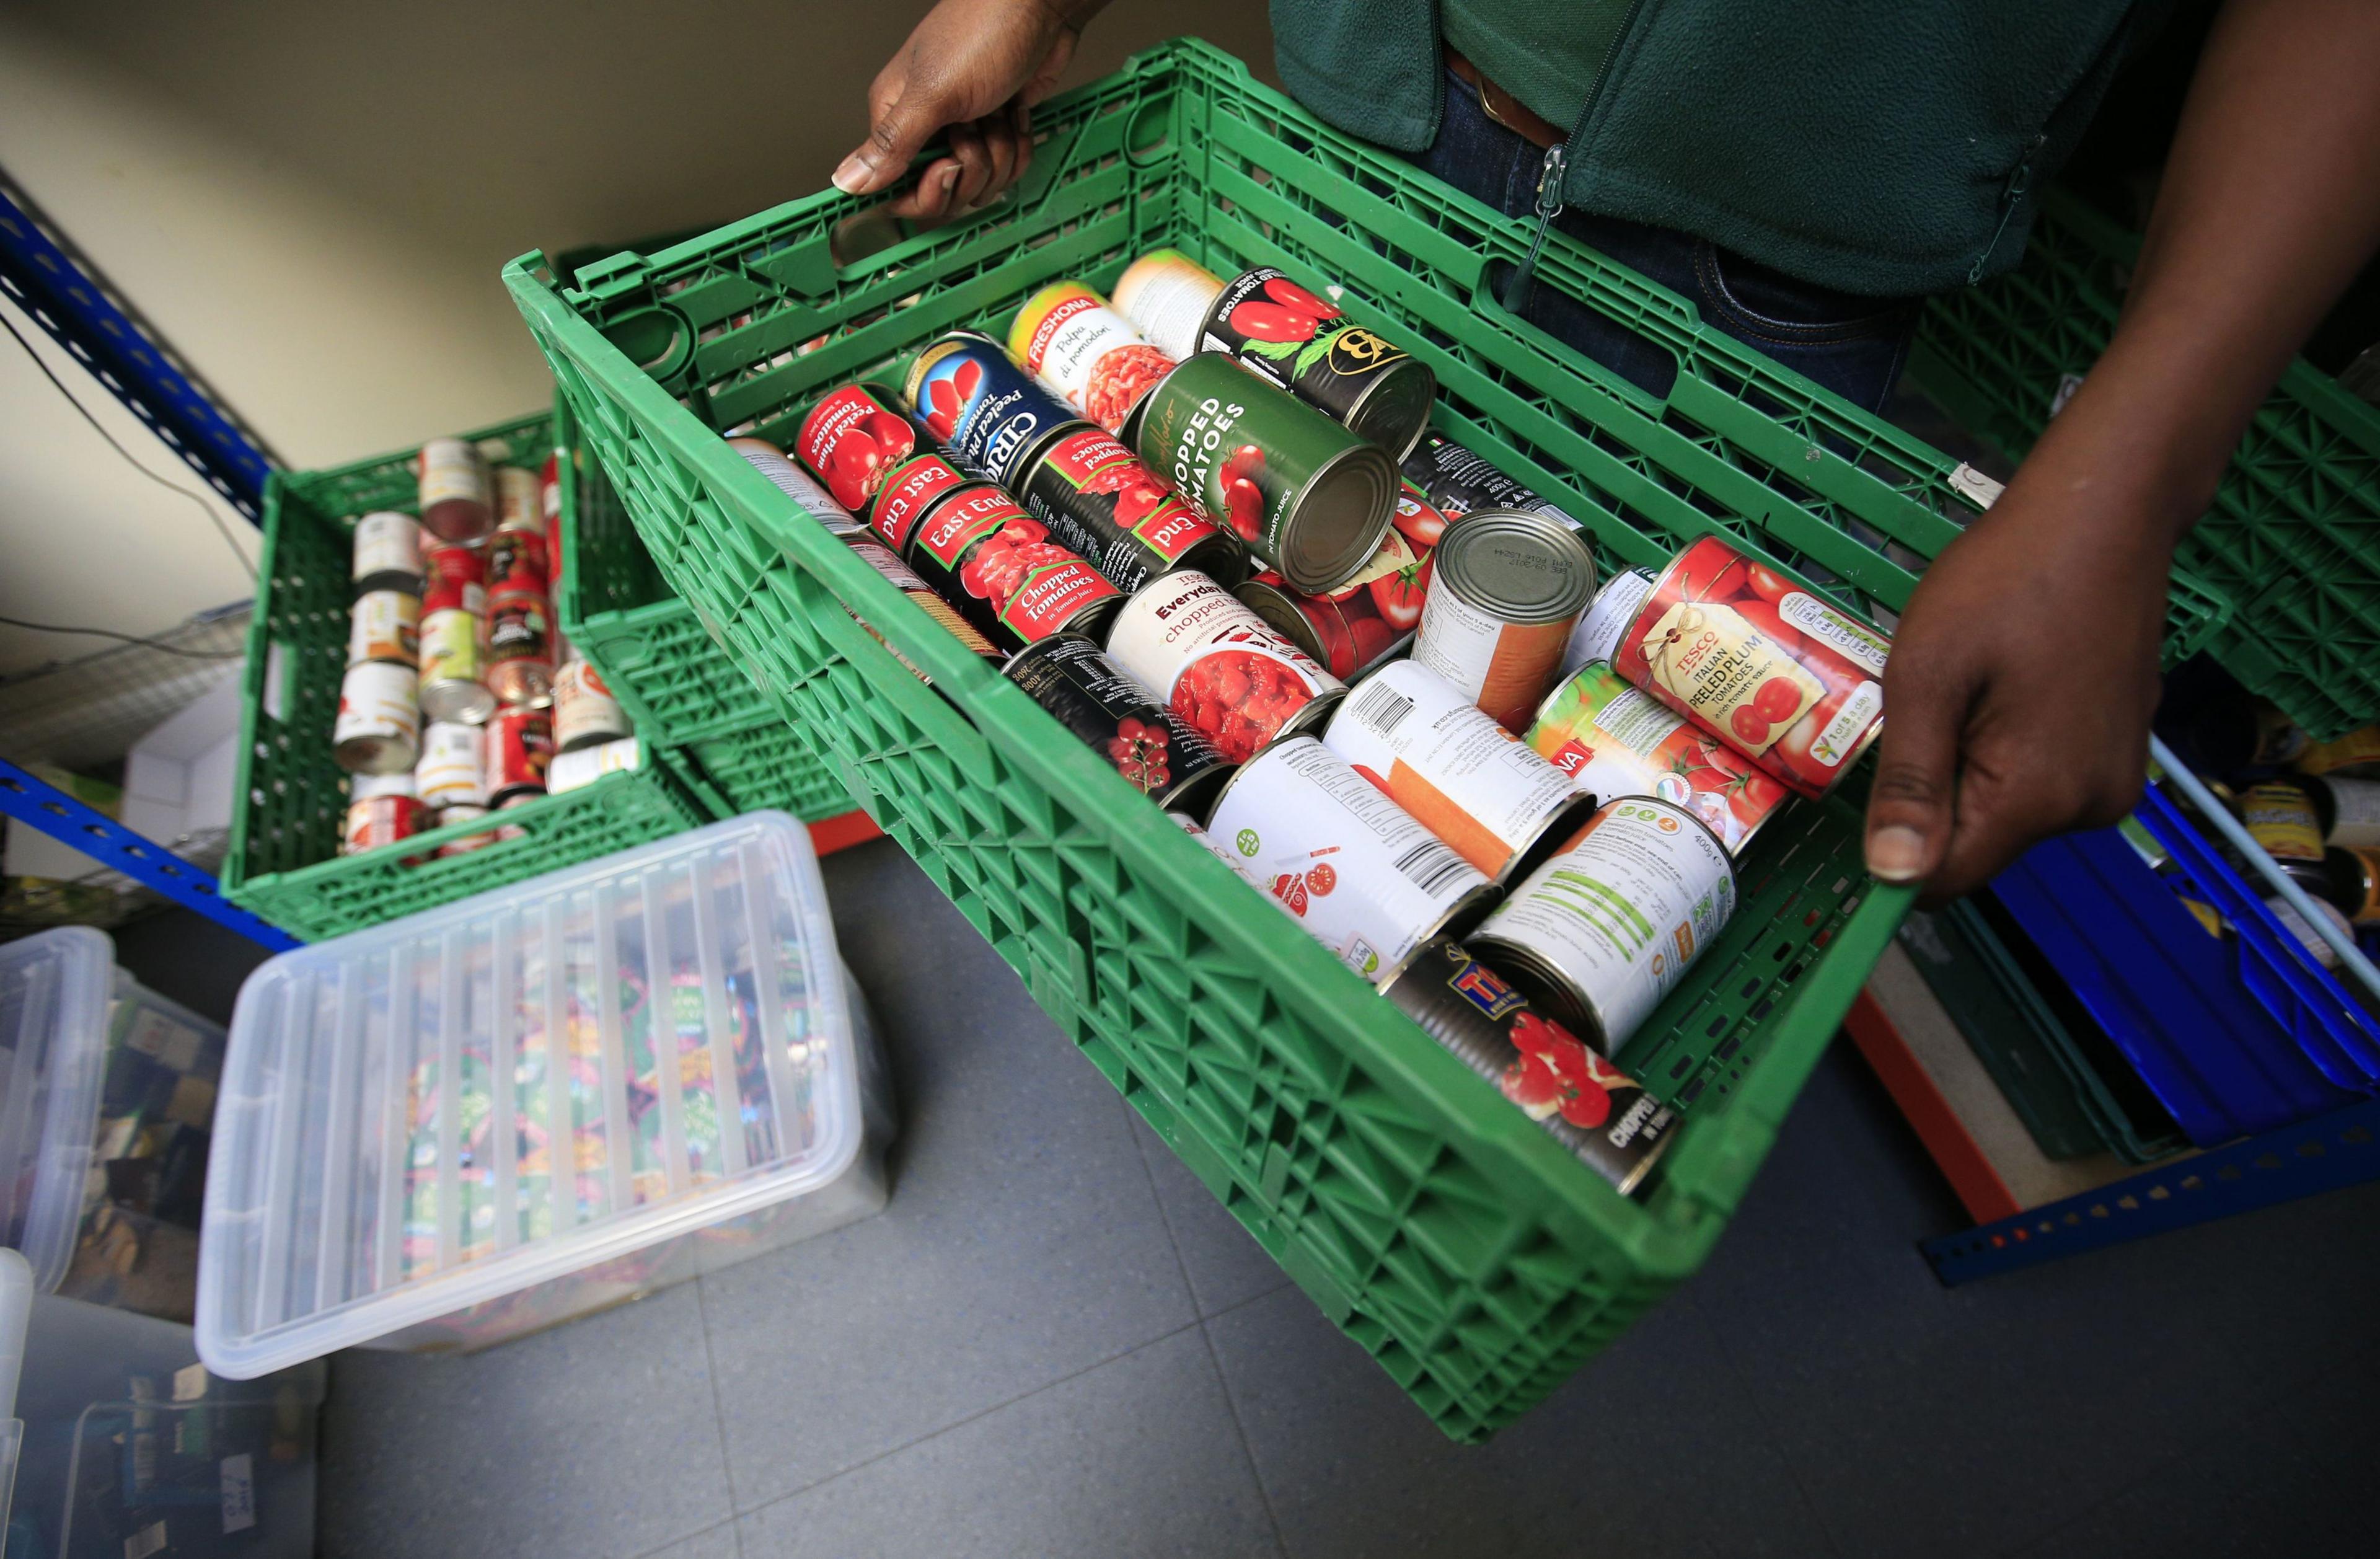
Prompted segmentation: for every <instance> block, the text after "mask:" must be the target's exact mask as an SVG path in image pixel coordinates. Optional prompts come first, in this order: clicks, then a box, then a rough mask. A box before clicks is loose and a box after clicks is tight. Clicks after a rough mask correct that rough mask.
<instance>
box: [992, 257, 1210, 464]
mask: <svg viewBox="0 0 2380 1559" xmlns="http://www.w3.org/2000/svg"><path fill="white" fill-rule="evenodd" d="M1008 355H1009V356H1010V357H1012V358H1014V359H1016V360H1017V361H1018V362H1021V363H1023V364H1024V365H1025V369H1026V372H1028V373H1030V374H1032V375H1033V376H1034V377H1035V378H1037V379H1038V380H1040V381H1041V382H1042V383H1043V384H1047V385H1048V386H1049V387H1050V389H1052V390H1054V391H1056V392H1057V393H1058V396H1059V397H1060V398H1061V399H1062V400H1063V401H1064V402H1065V403H1066V404H1067V405H1068V406H1070V407H1072V408H1075V411H1076V412H1077V413H1079V414H1080V415H1082V416H1085V417H1087V418H1089V419H1090V420H1092V421H1094V422H1097V423H1098V424H1099V426H1100V427H1102V428H1105V429H1106V430H1107V431H1108V432H1111V433H1112V432H1119V431H1121V430H1122V429H1123V425H1124V422H1125V420H1127V419H1128V418H1130V417H1131V415H1132V412H1133V408H1135V407H1136V406H1138V405H1139V404H1140V402H1141V397H1142V396H1146V395H1147V394H1148V392H1149V391H1150V390H1151V389H1153V388H1155V387H1156V384H1157V382H1158V381H1159V380H1160V379H1162V378H1164V377H1165V375H1166V374H1167V372H1168V371H1171V370H1172V367H1173V362H1174V359H1172V358H1170V357H1168V356H1166V354H1164V353H1163V352H1160V351H1159V350H1158V349H1157V348H1156V347H1152V346H1150V345H1149V344H1148V343H1147V341H1144V340H1142V339H1141V336H1140V333H1139V332H1138V331H1136V330H1135V329H1133V328H1132V324H1131V322H1129V321H1127V320H1126V319H1125V318H1124V317H1123V315H1122V314H1119V313H1117V312H1116V311H1114V310H1113V309H1111V308H1109V307H1108V304H1107V300H1106V299H1105V298H1101V297H1100V296H1099V294H1098V293H1096V292H1093V291H1092V290H1091V289H1090V288H1089V287H1087V286H1084V285H1083V284H1082V283H1080V282H1073V281H1067V282H1052V283H1050V285H1049V286H1045V287H1043V288H1042V289H1041V290H1040V291H1039V292H1037V293H1035V294H1034V295H1033V296H1032V298H1029V299H1028V300H1027V301H1026V305H1025V307H1024V308H1022V309H1020V310H1018V311H1016V323H1014V324H1012V325H1011V326H1009V330H1008Z"/></svg>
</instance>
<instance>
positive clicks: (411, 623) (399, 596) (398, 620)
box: [347, 590, 421, 666]
mask: <svg viewBox="0 0 2380 1559" xmlns="http://www.w3.org/2000/svg"><path fill="white" fill-rule="evenodd" d="M420 653H421V598H420V597H419V596H418V595H416V594H414V593H413V592H412V591H402V590H375V591H365V592H364V593H363V594H361V595H359V596H358V597H356V604H355V608H354V610H353V611H352V612H351V613H350V614H349V615H348V618H347V664H349V665H361V664H364V663H365V662H366V661H386V662H388V663H389V664H392V665H402V666H410V665H412V664H415V662H416V661H417V659H418V658H419V655H420Z"/></svg>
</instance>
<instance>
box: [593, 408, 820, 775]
mask: <svg viewBox="0 0 2380 1559" xmlns="http://www.w3.org/2000/svg"><path fill="white" fill-rule="evenodd" d="M553 432H554V441H555V447H556V451H557V454H558V456H559V458H560V460H561V462H562V472H563V480H562V483H561V486H562V534H563V544H562V570H561V573H560V575H559V577H558V578H557V579H556V581H555V584H554V591H553V598H554V610H555V612H556V613H557V615H559V616H560V617H561V620H562V631H563V634H564V636H565V637H566V638H567V639H569V640H570V642H571V643H573V644H575V645H577V647H578V650H579V652H580V653H582V654H584V655H585V656H586V657H587V659H588V662H589V664H591V665H593V666H594V668H595V669H596V670H597V671H598V672H600V673H601V675H602V677H603V681H604V684H605V685H606V686H607V687H609V688H611V689H612V693H613V697H615V698H617V699H618V700H620V707H621V708H622V709H623V710H625V712H626V713H627V714H628V717H629V719H630V720H632V721H633V722H634V723H635V725H636V727H637V731H638V732H640V733H642V734H643V735H644V736H645V737H646V739H647V740H648V741H650V742H652V743H655V744H657V745H659V746H660V747H661V748H662V750H663V751H664V752H665V753H666V754H667V755H668V761H669V762H670V764H671V765H672V768H673V772H674V773H676V774H677V776H678V777H679V778H680V779H682V780H684V781H685V782H686V786H687V787H688V788H689V789H691V790H692V791H693V792H694V794H695V795H696V796H697V797H698V798H699V799H700V800H701V801H702V803H703V805H704V806H705V807H706V808H708V809H709V810H710V813H711V815H712V816H714V817H722V818H724V817H732V816H734V815H735V814H736V813H738V812H750V811H759V810H762V809H765V808H775V809H776V810H780V811H787V812H791V813H793V814H794V815H795V817H798V818H801V819H803V820H804V821H806V822H815V821H817V820H818V819H820V818H824V817H832V816H834V815H835V814H837V813H839V812H847V811H850V810H853V809H854V807H855V805H856V804H855V803H854V802H853V800H852V799H851V793H850V792H849V791H848V790H847V789H845V788H844V784H843V782H842V780H840V779H839V778H837V777H836V774H835V772H834V770H833V769H832V767H831V766H830V764H829V762H828V761H826V760H825V759H823V758H820V757H819V756H818V755H816V754H814V753H813V752H812V751H811V750H810V749H809V748H808V747H807V746H806V745H805V744H804V743H803V741H802V739H801V738H800V737H798V736H797V735H796V734H795V732H794V730H793V728H792V726H791V725H788V724H787V723H786V719H785V716H784V714H783V713H782V711H781V709H780V707H779V705H778V704H777V703H776V701H775V700H772V699H771V697H770V696H769V694H768V693H767V692H766V691H765V690H764V689H763V688H761V687H760V686H759V684H757V683H756V682H755V681H753V680H752V678H751V677H750V676H748V675H747V674H746V673H743V672H741V671H739V670H738V669H737V668H736V665H735V662H734V661H733V660H731V659H730V658H728V657H727V656H726V655H724V654H722V652H721V649H720V646H719V645H718V644H717V643H716V642H714V639H713V636H712V635H711V634H710V633H709V632H708V631H706V630H705V628H704V627H703V625H702V622H701V621H700V619H698V617H697V616H696V615H695V612H694V608H693V607H691V606H689V605H687V604H686V603H685V602H684V601H682V600H680V599H679V598H678V596H677V595H676V593H675V592H674V591H672V590H671V589H670V587H669V583H668V581H666V580H665V579H662V576H661V571H660V570H659V569H657V568H655V567H654V566H653V560H652V554H650V553H648V552H647V551H646V550H645V544H644V542H641V541H639V540H638V539H637V531H636V528H635V527H634V526H633V525H632V524H630V523H629V520H628V517H627V513H626V511H625V509H623V508H622V507H621V505H620V498H619V494H618V493H617V492H616V491H614V490H613V486H612V482H611V479H610V478H609V477H607V476H606V475H604V473H603V468H602V466H601V464H600V463H599V462H598V461H597V460H596V459H595V458H594V457H593V456H592V455H591V454H589V452H588V450H587V449H586V447H585V445H583V443H582V442H581V441H580V440H579V439H578V438H577V436H576V433H575V431H574V425H573V423H572V421H571V416H570V408H569V404H568V403H567V402H566V401H564V400H562V399H561V398H559V397H556V399H555V401H554V408H553Z"/></svg>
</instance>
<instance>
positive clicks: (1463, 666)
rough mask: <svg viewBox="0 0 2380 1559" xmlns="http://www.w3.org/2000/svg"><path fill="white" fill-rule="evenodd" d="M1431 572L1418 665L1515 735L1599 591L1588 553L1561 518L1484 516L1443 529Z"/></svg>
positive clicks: (1524, 513) (1491, 512) (1510, 513)
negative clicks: (1573, 629)
mask: <svg viewBox="0 0 2380 1559" xmlns="http://www.w3.org/2000/svg"><path fill="white" fill-rule="evenodd" d="M1432 574H1433V579H1432V581H1431V584H1430V588H1429V595H1428V599H1427V601H1426V602H1425V603H1423V606H1422V614H1421V632H1420V634H1419V636H1418V637H1417V638H1415V640H1414V659H1415V660H1416V661H1418V662H1420V663H1421V664H1424V665H1426V666H1427V667H1429V668H1430V670H1432V671H1434V672H1437V673H1438V674H1439V676H1443V677H1445V678H1446V679H1447V680H1448V681H1449V682H1451V683H1453V684H1454V685H1455V686H1456V687H1457V688H1462V689H1463V692H1465V693H1467V694H1469V695H1470V696H1471V698H1472V699H1474V700H1475V701H1476V702H1477V703H1478V705H1479V707H1480V708H1482V709H1484V710H1486V711H1487V712H1488V714H1489V715H1490V716H1492V717H1493V718H1494V719H1495V721H1496V723H1497V724H1498V725H1502V726H1503V727H1504V728H1505V729H1506V730H1509V731H1518V730H1520V729H1521V728H1522V727H1523V726H1524V725H1527V724H1528V722H1529V715H1530V713H1532V712H1533V711H1534V710H1536V707H1537V704H1538V702H1539V701H1540V700H1543V699H1544V698H1545V696H1546V688H1548V687H1549V686H1551V685H1552V682H1553V679H1554V675H1555V673H1556V672H1557V671H1559V670H1560V666H1561V657H1562V650H1563V648H1564V646H1566V645H1567V644H1568V643H1569V642H1570V636H1571V629H1572V627H1573V626H1574V625H1575V624H1576V623H1577V621H1578V616H1579V613H1580V612H1581V611H1582V610H1584V609H1585V605H1586V603H1587V601H1588V599H1589V598H1590V597H1592V596H1593V595H1594V593H1595V557H1594V554H1591V553H1589V552H1588V551H1587V550H1586V543H1585V542H1582V541H1580V540H1579V537H1578V532H1576V531H1575V530H1571V529H1570V528H1569V527H1568V526H1565V525H1564V524H1562V523H1561V522H1560V520H1557V519H1549V518H1547V517H1546V516H1544V515H1541V514H1536V513H1532V512H1531V511H1529V510H1526V509H1482V510H1480V511H1478V512H1476V513H1475V514H1470V515H1466V516H1464V517H1463V518H1462V519H1460V520H1457V521H1454V522H1453V523H1451V524H1450V525H1448V527H1447V528H1446V534H1445V536H1444V537H1443V538H1441V539H1440V541H1439V544H1438V552H1437V554H1436V556H1435V563H1434V567H1433V569H1432Z"/></svg>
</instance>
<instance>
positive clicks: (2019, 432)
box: [1909, 191, 2380, 740]
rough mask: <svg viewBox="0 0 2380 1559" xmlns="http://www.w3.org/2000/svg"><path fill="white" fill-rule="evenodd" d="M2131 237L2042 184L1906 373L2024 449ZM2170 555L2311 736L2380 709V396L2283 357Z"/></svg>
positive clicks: (2099, 346)
mask: <svg viewBox="0 0 2380 1559" xmlns="http://www.w3.org/2000/svg"><path fill="white" fill-rule="evenodd" d="M2139 250H2140V238H2139V237H2138V236H2137V235H2135V234H2132V233H2129V232H2127V231H2125V230H2124V229H2123V228H2122V227H2120V226H2119V225H2117V224H2115V223H2113V222H2111V221H2109V220H2108V219H2107V218H2106V217H2104V216H2102V215H2100V214H2099V213H2097V212H2095V211H2094V210H2092V209H2091V208H2090V207H2089V206H2087V205H2085V204H2084V203H2083V201H2081V200H2079V199H2077V198H2076V197H2074V196H2073V195H2071V194H2069V193H2066V192H2064V191H2053V192H2052V193H2051V195H2050V197H2049V198H2048V199H2047V200H2046V201H2044V203H2043V207H2042V211H2041V214H2040V217H2039V219H2038V220H2037V221H2036V222H2035V224H2034V230H2033V239H2032V242H2031V243H2030V244H2029V245H2028V246H2027V248H2026V250H2025V257H2024V262H2023V263H2022V265H2020V266H2018V267H2017V268H2016V269H2015V270H2013V271H2010V272H2008V273H2007V274H2003V275H2000V276H1998V277H1996V278H1994V279H1993V280H1991V281H1988V282H1985V284H1984V285H1983V286H1977V287H1968V288H1964V289H1962V290H1960V291H1956V292H1949V293H1945V294H1943V295H1942V296H1940V297H1938V298H1935V299H1934V300H1933V302H1932V303H1931V304H1930V305H1928V307H1927V308H1926V310H1925V316H1924V319H1923V322H1922V323H1921V324H1920V325H1919V328H1918V334H1917V340H1916V343H1915V345H1914V347H1913V349H1912V351H1911V355H1910V360H1909V371H1910V376H1911V377H1912V378H1913V380H1914V381H1915V382H1916V383H1917V384H1918V385H1919V386H1920V387H1921V388H1923V389H1924V390H1925V393H1926V394H1927V395H1929V396H1932V397H1933V398H1934V399H1935V400H1937V401H1938V402H1940V403H1941V405H1942V407H1943V408H1944V409H1945V410H1947V411H1948V412H1949V413H1950V415H1951V416H1952V417H1953V418H1954V419H1956V420H1959V421H1960V422H1961V423H1962V424H1963V425H1964V426H1965V427H1966V428H1967V429H1968V430H1969V431H1970V432H1973V433H1974V434H1975V435H1976V436H1977V437H1979V438H1983V439H1985V440H1987V441H1989V442H1990V443H1992V444H1994V445H1997V446H1998V448H1999V449H2000V451H2001V452H2002V453H2003V454H2005V455H2006V456H2007V457H2009V458H2010V459H2011V460H2019V459H2022V458H2023V457H2024V454H2025V451H2027V450H2029V449H2031V448H2032V447H2033V444H2034V440H2035V439H2037V438H2039V437H2040V436H2041V431H2042V429H2043V428H2045V427H2046V426H2047V425H2048V422H2049V417H2050V408H2051V407H2052V406H2053V405H2054V404H2056V403H2057V402H2058V398H2059V396H2060V392H2061V388H2062V386H2063V385H2065V384H2066V383H2067V381H2068V380H2069V379H2070V378H2071V377H2074V376H2079V375H2081V374H2083V373H2086V372H2088V371H2090V369H2091V367H2092V365H2093V364H2094V363H2095V362H2097V361H2098V360H2099V354H2100V353H2101V352H2102V351H2104V350H2106V348H2107V341H2108V339H2109V337H2110V336H2112V335H2114V334H2115V328H2116V318H2117V315H2118V313H2119V311H2121V309H2122V308H2123V298H2124V290H2125V287H2126V286H2127V285H2128V283H2129V281H2130V279H2131V263H2132V260H2133V258H2134V256H2135V255H2136V254H2137V253H2138V252H2139ZM2178 556H2179V559H2180V564H2181V565H2182V566H2185V567H2187V568H2189V569H2191V570H2192V571H2193V572H2194V573H2196V574H2197V575H2198V576H2199V577H2200V578H2201V579H2204V580H2205V581H2206V582H2207V583H2208V584H2210V585H2212V586H2213V587H2214V588H2215V589H2216V591H2220V592H2222V593H2223V594H2224V595H2226V596H2228V599H2229V600H2230V601H2231V602H2232V603H2234V606H2235V610H2234V611H2233V612H2232V613H2231V615H2230V620H2229V622H2228V624H2226V625H2224V626H2223V627H2222V628H2221V629H2220V631H2219V632H2217V633H2216V636H2215V637H2214V639H2213V640H2212V642H2211V644H2210V646H2209V648H2211V649H2212V651H2213V652H2214V653H2215V656H2216V659H2218V660H2220V661H2221V662H2222V663H2223V664H2224V666H2225V668H2226V669H2228V671H2230V673H2231V674H2232V675H2233V676H2237V677H2238V678H2239V679H2240V681H2241V682H2243V683H2245V684H2246V685H2247V686H2248V687H2249V688H2253V690H2255V691H2256V692H2259V693H2262V694H2263V695H2265V697H2266V698H2268V699H2271V700H2273V701H2274V702H2275V703H2277V704H2278V705H2279V706H2280V707H2281V708H2282V709H2284V710H2286V711H2287V712H2288V713H2289V716H2290V717H2291V718H2292V719H2294V720H2296V721H2297V722H2298V724H2300V725H2303V726H2304V727H2305V728H2306V730H2307V731H2308V732H2310V733H2311V734H2312V735H2313V736H2314V737H2316V738H2317V739H2323V740H2327V739H2328V738H2330V737H2336V736H2339V735H2342V734H2344V733H2345V732H2347V731H2350V730H2353V729H2355V728H2356V727H2358V726H2361V725H2369V724H2371V723H2372V721H2373V720H2374V718H2375V716H2380V409H2375V408H2374V407H2372V406H2371V405H2370V404H2369V403H2368V402H2365V401H2363V400H2362V399H2359V398H2358V397H2357V396H2353V395H2350V393H2348V392H2347V391H2345V390H2343V389H2341V388H2339V386H2338V384H2336V383H2335V382H2333V381H2332V380H2331V379H2330V378H2329V377H2328V376H2326V375H2325V374H2324V373H2322V372H2321V371H2319V370H2317V369H2315V368H2313V366H2312V365H2311V364H2309V363H2307V362H2306V361H2305V360H2304V359H2292V360H2291V362H2290V363H2289V370H2288V371H2286V372H2285V373H2283V374H2282V375H2281V382H2280V384H2278V385H2277V387H2276V388H2275V389H2274V391H2273V393H2272V395H2271V396H2270V397H2268V398H2267V399H2266V400H2265V405H2264V408H2263V409H2261V410H2259V411H2258V412H2257V413H2256V416H2255V420H2253V422H2251V423H2250V424H2249V427H2248V432H2247V434H2246V436H2245V437H2243V438H2242V439H2241V440H2240V447H2239V449H2238V450H2237V451H2236V452H2234V454H2233V455H2232V457H2231V464H2230V467H2229V468H2228V469H2227V470H2226V471H2225V472H2224V476H2223V482H2222V485H2221V486H2220V487H2219V488H2218V489H2217V490H2216V494H2215V503H2214V505H2213V506H2212V507H2211V508H2210V509H2209V510H2208V511H2207V513H2206V516H2205V518H2203V519H2201V520H2200V521H2199V522H2198V525H2197V527H2196V529H2194V530H2192V531H2191V533H2190V535H2189V536H2188V537H2187V538H2186V539H2185V540H2184V541H2183V542H2182V544H2181V547H2180V553H2179V554H2178Z"/></svg>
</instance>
